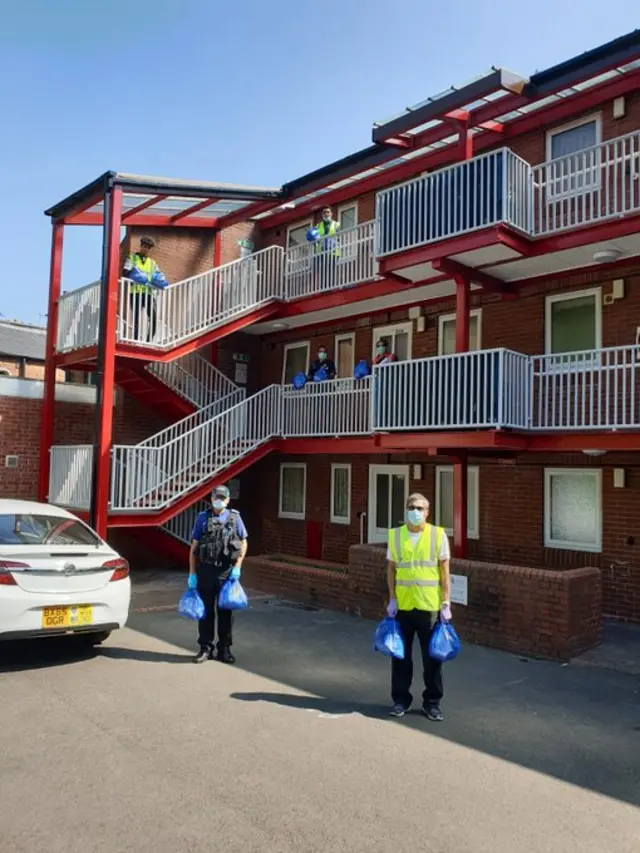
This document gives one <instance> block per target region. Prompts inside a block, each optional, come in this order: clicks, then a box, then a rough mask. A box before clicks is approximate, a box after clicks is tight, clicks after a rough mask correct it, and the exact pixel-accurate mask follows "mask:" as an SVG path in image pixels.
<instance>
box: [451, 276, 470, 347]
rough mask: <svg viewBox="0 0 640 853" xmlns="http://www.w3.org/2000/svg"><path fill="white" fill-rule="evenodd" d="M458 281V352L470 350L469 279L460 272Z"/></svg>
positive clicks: (456, 279)
mask: <svg viewBox="0 0 640 853" xmlns="http://www.w3.org/2000/svg"><path fill="white" fill-rule="evenodd" d="M455 281H456V352H469V302H470V299H469V295H470V294H469V291H470V287H469V279H468V277H467V276H466V275H462V274H458V275H456V277H455Z"/></svg>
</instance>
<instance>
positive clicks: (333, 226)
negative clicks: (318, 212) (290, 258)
mask: <svg viewBox="0 0 640 853" xmlns="http://www.w3.org/2000/svg"><path fill="white" fill-rule="evenodd" d="M339 230H340V223H339V222H338V221H337V220H335V219H334V218H333V211H332V210H331V208H330V207H325V208H323V210H322V219H321V220H320V222H318V223H317V224H316V225H314V226H313V227H312V228H311V229H310V231H309V232H308V234H307V239H309V240H311V241H312V242H313V243H314V247H313V251H314V258H313V266H314V272H315V277H316V283H317V285H318V286H319V287H320V289H331V288H333V287H337V286H338V284H339V282H338V281H336V277H337V261H338V258H339V257H340V249H339V247H338V237H337V234H338V231H339Z"/></svg>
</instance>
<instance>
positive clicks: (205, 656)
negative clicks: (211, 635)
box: [193, 649, 211, 663]
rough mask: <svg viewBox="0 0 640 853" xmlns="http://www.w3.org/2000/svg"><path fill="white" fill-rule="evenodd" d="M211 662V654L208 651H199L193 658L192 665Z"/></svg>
mask: <svg viewBox="0 0 640 853" xmlns="http://www.w3.org/2000/svg"><path fill="white" fill-rule="evenodd" d="M208 660H211V652H210V651H209V649H200V651H199V652H198V654H197V655H196V656H195V657H194V659H193V662H194V663H204V662H205V661H208Z"/></svg>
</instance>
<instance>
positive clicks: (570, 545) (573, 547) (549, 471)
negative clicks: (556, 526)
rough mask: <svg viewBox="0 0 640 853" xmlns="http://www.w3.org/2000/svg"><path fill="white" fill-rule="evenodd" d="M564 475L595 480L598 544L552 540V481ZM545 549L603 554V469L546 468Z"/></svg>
mask: <svg viewBox="0 0 640 853" xmlns="http://www.w3.org/2000/svg"><path fill="white" fill-rule="evenodd" d="M562 474H571V475H572V476H575V475H576V474H579V475H581V476H584V477H588V478H590V479H593V480H595V483H596V489H597V505H596V506H597V521H596V534H597V535H596V543H595V545H585V544H584V543H583V542H560V541H556V540H554V539H552V538H551V480H552V478H553V477H554V476H558V475H562ZM544 547H545V548H554V549H555V550H559V551H581V552H584V553H588V554H601V553H602V469H601V468H545V469H544Z"/></svg>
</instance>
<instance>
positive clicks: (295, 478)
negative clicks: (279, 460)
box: [281, 468, 304, 514]
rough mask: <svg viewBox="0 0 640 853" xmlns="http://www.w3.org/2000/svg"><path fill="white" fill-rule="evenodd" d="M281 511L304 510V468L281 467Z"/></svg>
mask: <svg viewBox="0 0 640 853" xmlns="http://www.w3.org/2000/svg"><path fill="white" fill-rule="evenodd" d="M281 506H282V512H295V513H297V514H302V513H303V512H304V468H283V469H282V500H281Z"/></svg>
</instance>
